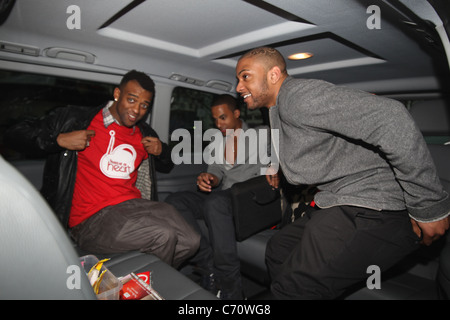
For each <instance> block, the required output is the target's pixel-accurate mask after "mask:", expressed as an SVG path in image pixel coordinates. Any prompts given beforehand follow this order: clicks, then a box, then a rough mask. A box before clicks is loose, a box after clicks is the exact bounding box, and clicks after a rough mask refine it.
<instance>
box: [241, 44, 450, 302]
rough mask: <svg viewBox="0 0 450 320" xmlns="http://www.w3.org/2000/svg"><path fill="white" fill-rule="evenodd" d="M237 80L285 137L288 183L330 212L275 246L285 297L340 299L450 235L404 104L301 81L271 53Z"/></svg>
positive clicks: (274, 272)
mask: <svg viewBox="0 0 450 320" xmlns="http://www.w3.org/2000/svg"><path fill="white" fill-rule="evenodd" d="M236 74H237V78H238V81H239V83H238V86H237V88H236V90H237V92H238V93H239V94H240V95H241V96H242V97H243V98H244V101H245V102H246V104H247V107H248V108H249V109H255V108H260V107H268V108H269V111H270V121H271V127H272V129H275V130H276V129H279V130H280V131H279V132H280V136H279V146H278V148H276V149H277V150H276V151H277V154H278V156H279V160H280V165H281V169H282V171H283V174H284V175H285V177H286V179H287V180H288V181H289V182H290V183H292V184H309V185H316V186H317V188H318V190H319V192H318V193H317V194H316V196H315V199H314V201H315V203H316V205H317V206H318V207H319V208H320V209H319V210H316V211H314V212H313V213H311V214H307V215H305V216H304V217H302V218H301V219H298V220H297V221H295V223H293V224H291V225H289V226H287V227H285V228H284V229H282V230H281V231H280V232H278V233H277V234H276V236H274V237H273V238H272V239H271V241H270V242H269V244H268V247H267V251H266V261H267V265H268V268H269V272H270V275H271V277H272V287H271V288H272V292H273V294H274V295H275V296H276V297H277V298H281V299H292V298H295V299H301V298H305V299H318V298H326V299H331V298H336V297H338V296H339V295H340V294H342V293H343V291H344V290H345V289H346V288H347V287H348V286H350V285H352V284H354V283H356V282H358V281H361V280H364V279H366V278H367V268H368V267H369V266H371V265H377V266H378V267H379V268H380V269H381V271H385V270H386V269H388V268H389V267H391V266H392V265H393V264H395V263H396V262H398V261H399V260H400V259H401V258H403V257H404V256H406V255H407V254H409V253H411V252H412V251H413V250H415V249H417V248H418V247H419V246H420V243H424V244H426V245H429V244H431V243H432V242H433V241H434V240H436V239H437V238H439V237H440V236H442V235H443V234H444V233H445V232H446V230H447V229H448V228H449V218H448V216H449V213H450V198H449V196H448V194H447V193H446V192H445V190H443V188H442V186H441V184H440V182H439V178H438V176H437V174H436V169H435V166H434V164H433V161H432V159H431V156H430V154H429V152H428V149H427V146H426V143H425V141H424V139H423V137H422V135H421V133H420V131H419V130H418V129H417V127H416V125H415V123H414V121H413V120H412V118H411V117H410V115H409V113H408V112H407V110H406V109H405V107H404V106H403V105H402V104H401V103H399V102H396V101H394V100H390V99H386V98H383V97H379V96H376V95H372V94H369V93H366V92H362V91H357V90H352V89H349V88H343V87H337V86H335V85H332V84H330V83H327V82H325V81H321V80H308V79H294V78H292V77H290V76H289V75H288V73H287V71H286V63H285V61H284V59H283V57H282V56H281V54H280V53H279V52H278V51H276V50H275V49H272V48H267V47H264V48H257V49H254V50H252V51H250V52H248V53H246V54H244V55H243V56H242V57H241V58H240V60H239V61H238V64H237V66H236Z"/></svg>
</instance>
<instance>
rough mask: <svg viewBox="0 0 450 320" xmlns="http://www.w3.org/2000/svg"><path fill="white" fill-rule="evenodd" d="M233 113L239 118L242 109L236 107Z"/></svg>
mask: <svg viewBox="0 0 450 320" xmlns="http://www.w3.org/2000/svg"><path fill="white" fill-rule="evenodd" d="M233 114H234V117H235V118H236V119H237V118H239V117H240V116H241V110H239V109H235V110H234V111H233Z"/></svg>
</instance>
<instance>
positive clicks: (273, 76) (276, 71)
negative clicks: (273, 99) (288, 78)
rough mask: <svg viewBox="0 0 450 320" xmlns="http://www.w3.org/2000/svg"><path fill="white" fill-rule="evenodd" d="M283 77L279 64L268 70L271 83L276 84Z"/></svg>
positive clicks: (268, 78)
mask: <svg viewBox="0 0 450 320" xmlns="http://www.w3.org/2000/svg"><path fill="white" fill-rule="evenodd" d="M280 78H281V69H280V68H279V67H278V66H274V67H272V69H270V70H269V72H267V80H269V81H270V83H272V84H275V83H277V82H278V81H279V80H280Z"/></svg>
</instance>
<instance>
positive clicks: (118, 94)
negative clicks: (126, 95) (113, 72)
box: [113, 87, 120, 101]
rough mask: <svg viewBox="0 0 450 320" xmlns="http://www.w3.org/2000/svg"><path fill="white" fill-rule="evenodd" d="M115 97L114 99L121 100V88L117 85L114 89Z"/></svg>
mask: <svg viewBox="0 0 450 320" xmlns="http://www.w3.org/2000/svg"><path fill="white" fill-rule="evenodd" d="M113 97H114V101H117V100H119V97H120V89H119V88H118V87H116V88H115V89H114V93H113Z"/></svg>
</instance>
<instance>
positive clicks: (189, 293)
mask: <svg viewBox="0 0 450 320" xmlns="http://www.w3.org/2000/svg"><path fill="white" fill-rule="evenodd" d="M105 266H106V267H107V268H108V269H109V270H111V272H112V273H113V274H114V275H115V276H116V277H122V276H125V275H127V274H129V273H130V272H134V273H138V272H146V271H150V277H151V284H152V286H153V287H154V288H155V290H156V291H158V292H159V293H160V294H161V296H162V297H163V298H164V299H167V300H216V299H217V298H216V297H215V296H214V295H213V294H211V293H210V292H208V291H206V290H204V289H203V288H201V287H200V286H199V285H197V284H196V283H195V282H193V281H192V280H191V279H189V278H188V277H186V276H185V275H183V274H182V273H180V272H178V271H177V270H176V269H174V268H172V267H171V266H169V265H167V264H166V263H164V262H162V261H161V260H160V259H159V258H157V257H156V256H154V255H152V254H145V253H142V252H138V251H133V252H129V253H125V254H120V255H114V256H112V258H111V260H110V261H107V262H106V263H105Z"/></svg>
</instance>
